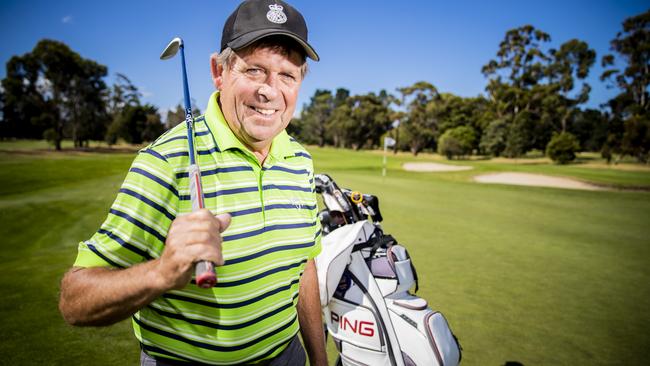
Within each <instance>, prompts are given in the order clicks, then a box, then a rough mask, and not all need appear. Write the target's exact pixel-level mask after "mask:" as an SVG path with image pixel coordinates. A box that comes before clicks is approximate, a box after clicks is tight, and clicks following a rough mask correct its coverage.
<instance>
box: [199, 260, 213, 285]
mask: <svg viewBox="0 0 650 366" xmlns="http://www.w3.org/2000/svg"><path fill="white" fill-rule="evenodd" d="M194 276H195V277H196V284H197V286H199V287H200V288H212V287H214V285H216V284H217V273H216V271H215V270H214V263H212V262H209V261H200V262H198V263H197V264H196V265H195V266H194Z"/></svg>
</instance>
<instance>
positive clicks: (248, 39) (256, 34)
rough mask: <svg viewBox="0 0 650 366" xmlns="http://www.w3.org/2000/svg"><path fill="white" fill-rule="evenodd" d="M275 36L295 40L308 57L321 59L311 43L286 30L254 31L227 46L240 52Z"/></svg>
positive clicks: (316, 59)
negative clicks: (258, 41) (263, 39)
mask: <svg viewBox="0 0 650 366" xmlns="http://www.w3.org/2000/svg"><path fill="white" fill-rule="evenodd" d="M274 35H282V36H287V37H291V38H293V39H294V40H295V41H296V42H298V43H299V44H300V45H301V46H302V48H303V49H304V50H305V53H306V54H307V57H309V58H310V59H312V60H314V61H319V60H320V57H318V54H317V53H316V51H314V48H313V47H312V46H310V45H309V43H307V42H305V41H303V40H302V38H300V37H298V36H297V35H296V34H294V33H292V32H288V31H285V30H281V29H277V30H276V29H262V30H257V31H252V32H248V33H246V34H243V35H241V36H239V37H237V38H236V39H234V40H232V41H230V42H228V43H227V44H226V45H227V46H228V47H230V48H232V49H233V50H239V49H241V48H244V47H246V46H248V45H250V44H251V43H253V42H255V41H257V40H259V39H262V38H264V37H268V36H274Z"/></svg>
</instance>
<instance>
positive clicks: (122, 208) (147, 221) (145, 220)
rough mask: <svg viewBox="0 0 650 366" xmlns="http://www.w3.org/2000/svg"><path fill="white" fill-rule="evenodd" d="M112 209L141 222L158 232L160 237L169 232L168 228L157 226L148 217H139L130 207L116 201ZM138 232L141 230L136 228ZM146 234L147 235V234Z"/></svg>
mask: <svg viewBox="0 0 650 366" xmlns="http://www.w3.org/2000/svg"><path fill="white" fill-rule="evenodd" d="M112 208H114V209H119V210H120V211H122V212H124V213H126V214H127V215H129V216H131V217H133V218H134V219H136V220H138V221H140V222H142V223H143V224H145V225H147V226H148V227H150V228H152V229H154V230H156V231H157V232H158V234H160V235H162V236H166V235H167V231H168V230H169V227H162V226H160V225H158V224H157V223H156V222H153V221H151V219H150V218H149V217H145V216H142V215H139V214H138V213H137V212H135V211H133V210H132V209H131V207H127V206H123V205H122V204H121V202H117V201H116V202H115V203H113V207H112ZM130 224H131V223H130ZM131 225H134V224H131ZM138 230H142V229H140V228H138ZM147 234H149V233H147Z"/></svg>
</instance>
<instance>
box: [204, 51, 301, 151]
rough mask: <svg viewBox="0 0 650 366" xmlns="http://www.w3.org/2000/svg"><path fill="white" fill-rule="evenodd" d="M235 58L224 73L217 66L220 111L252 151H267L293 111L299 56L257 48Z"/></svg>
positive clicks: (299, 81) (299, 62)
mask: <svg viewBox="0 0 650 366" xmlns="http://www.w3.org/2000/svg"><path fill="white" fill-rule="evenodd" d="M235 59H236V60H235V62H234V63H233V65H232V66H231V67H230V68H228V69H227V70H226V69H224V68H223V67H222V66H219V67H218V68H217V71H216V74H217V75H215V76H216V77H215V85H216V86H217V88H219V90H220V97H219V101H220V103H221V109H222V112H223V114H224V117H225V118H226V121H227V122H228V125H229V126H230V129H231V130H232V131H233V132H234V133H235V135H236V136H237V137H238V138H239V139H240V140H241V141H242V142H243V143H244V144H245V145H247V146H248V147H249V148H251V149H252V150H253V151H254V152H268V150H267V149H268V148H269V147H270V146H271V142H272V140H273V138H274V137H275V136H277V135H278V134H279V133H280V132H281V131H282V130H283V129H284V128H285V127H287V125H288V124H289V121H291V118H292V117H293V112H294V110H295V109H296V101H297V98H298V90H299V89H300V84H301V83H302V76H301V71H300V66H301V62H302V60H301V57H300V56H299V55H297V54H295V53H293V52H292V53H290V54H289V55H285V54H283V53H282V52H281V51H280V50H277V49H274V48H257V49H254V50H244V51H243V52H239V53H238V54H237V57H235Z"/></svg>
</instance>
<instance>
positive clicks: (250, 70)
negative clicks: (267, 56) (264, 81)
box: [246, 67, 263, 76]
mask: <svg viewBox="0 0 650 366" xmlns="http://www.w3.org/2000/svg"><path fill="white" fill-rule="evenodd" d="M262 73H263V71H262V69H260V68H259V67H250V68H248V69H246V74H248V75H250V76H258V75H262Z"/></svg>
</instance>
